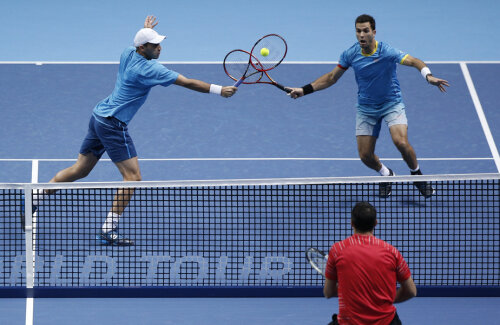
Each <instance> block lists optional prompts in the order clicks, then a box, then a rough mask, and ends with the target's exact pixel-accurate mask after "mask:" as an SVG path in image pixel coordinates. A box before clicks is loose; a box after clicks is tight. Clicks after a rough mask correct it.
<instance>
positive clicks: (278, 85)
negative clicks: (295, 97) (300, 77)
mask: <svg viewBox="0 0 500 325" xmlns="http://www.w3.org/2000/svg"><path fill="white" fill-rule="evenodd" d="M273 85H275V86H276V87H278V88H279V89H281V90H283V91H285V92H287V93H288V94H289V93H291V92H292V90H291V89H290V88H285V86H283V85H282V84H279V83H274V84H273Z"/></svg>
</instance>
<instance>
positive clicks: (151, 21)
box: [144, 16, 158, 28]
mask: <svg viewBox="0 0 500 325" xmlns="http://www.w3.org/2000/svg"><path fill="white" fill-rule="evenodd" d="M156 25H158V22H157V21H156V17H155V16H147V17H146V21H144V28H155V26H156Z"/></svg>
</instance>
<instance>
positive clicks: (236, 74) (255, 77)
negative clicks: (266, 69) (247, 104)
mask: <svg viewBox="0 0 500 325" xmlns="http://www.w3.org/2000/svg"><path fill="white" fill-rule="evenodd" d="M249 58H250V54H249V53H247V52H244V51H241V50H234V51H232V52H231V53H229V54H228V55H227V56H226V58H225V60H224V69H225V70H226V73H227V74H228V75H229V77H231V78H232V79H234V80H239V79H240V78H241V77H242V76H243V75H246V78H245V80H244V81H243V83H255V82H257V81H259V80H260V79H261V78H262V75H263V73H262V72H260V71H258V70H256V69H255V68H254V67H253V66H252V65H251V64H249V63H248V62H249Z"/></svg>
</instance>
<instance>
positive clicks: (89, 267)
mask: <svg viewBox="0 0 500 325" xmlns="http://www.w3.org/2000/svg"><path fill="white" fill-rule="evenodd" d="M102 263H104V264H105V266H103V265H101V264H102ZM97 264H99V266H98V268H97ZM97 269H98V270H99V271H100V272H98V270H97ZM93 270H94V272H92V271H93ZM101 270H105V272H102V271H101ZM115 273H116V262H115V260H114V258H112V257H111V256H107V255H88V256H87V257H86V258H85V263H84V264H83V270H82V275H81V276H80V279H81V280H82V282H83V285H98V284H105V283H106V282H107V281H109V280H111V278H113V276H114V275H115Z"/></svg>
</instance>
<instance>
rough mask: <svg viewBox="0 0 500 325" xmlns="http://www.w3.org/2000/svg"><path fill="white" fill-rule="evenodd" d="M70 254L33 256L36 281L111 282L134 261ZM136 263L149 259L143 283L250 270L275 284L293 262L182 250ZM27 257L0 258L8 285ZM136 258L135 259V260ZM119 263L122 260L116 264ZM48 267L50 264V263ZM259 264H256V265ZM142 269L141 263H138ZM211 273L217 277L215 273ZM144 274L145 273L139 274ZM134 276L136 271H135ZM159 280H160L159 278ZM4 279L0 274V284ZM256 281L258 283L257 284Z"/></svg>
mask: <svg viewBox="0 0 500 325" xmlns="http://www.w3.org/2000/svg"><path fill="white" fill-rule="evenodd" d="M77 259H78V261H75V260H74V258H73V256H71V257H70V260H67V259H66V257H65V256H64V255H62V254H57V255H55V256H54V257H51V258H48V257H47V256H45V257H40V256H38V255H37V256H36V270H35V271H36V274H35V285H37V284H38V285H50V286H66V285H70V286H71V285H88V286H99V285H109V284H111V283H112V282H113V281H112V280H113V278H114V277H123V276H124V275H127V274H128V268H127V267H120V268H118V267H117V266H118V264H119V263H124V262H125V261H127V262H126V263H131V265H132V266H133V265H134V262H133V261H131V260H130V259H129V258H127V259H126V260H125V259H121V258H120V257H119V256H114V257H112V256H108V255H87V256H85V258H84V259H83V260H82V259H80V258H77ZM135 259H136V261H138V262H145V263H146V264H147V270H146V274H145V275H142V277H143V280H142V281H141V282H144V284H145V285H158V283H160V284H161V283H163V282H165V283H168V284H169V285H179V284H180V285H189V284H197V283H200V284H209V285H229V284H239V285H245V284H248V283H249V281H250V279H251V276H252V274H253V275H254V279H255V280H254V281H252V284H260V283H261V284H265V283H266V281H268V280H271V281H272V282H273V283H274V284H278V283H279V282H280V281H283V277H284V276H285V275H287V274H289V273H291V272H292V270H293V262H292V260H291V259H290V258H288V257H286V256H279V255H268V256H263V257H261V258H260V261H261V262H260V267H259V264H257V263H256V262H255V260H256V258H255V257H254V256H244V257H243V256H242V257H234V256H231V257H229V256H225V255H222V256H219V257H210V258H207V257H203V256H200V255H186V256H182V257H177V258H174V257H172V256H170V255H146V254H145V255H143V256H142V257H135ZM25 262H26V257H25V255H24V254H20V255H17V256H15V257H14V258H13V259H11V263H8V262H7V260H5V259H3V260H0V272H2V274H3V279H5V283H6V284H10V285H11V286H16V285H19V284H20V283H21V282H22V279H24V277H25V274H24V273H25V270H26V268H25ZM135 263H137V262H135ZM120 265H121V264H120ZM49 267H50V268H49ZM258 267H259V268H258ZM141 269H143V268H141ZM214 273H215V278H214V277H213V276H214ZM142 274H143V273H142ZM134 276H135V278H136V279H137V277H139V276H140V275H139V274H134ZM162 279H163V281H162ZM1 281H2V278H0V286H2V284H1ZM255 282H257V283H255Z"/></svg>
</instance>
